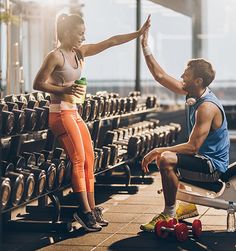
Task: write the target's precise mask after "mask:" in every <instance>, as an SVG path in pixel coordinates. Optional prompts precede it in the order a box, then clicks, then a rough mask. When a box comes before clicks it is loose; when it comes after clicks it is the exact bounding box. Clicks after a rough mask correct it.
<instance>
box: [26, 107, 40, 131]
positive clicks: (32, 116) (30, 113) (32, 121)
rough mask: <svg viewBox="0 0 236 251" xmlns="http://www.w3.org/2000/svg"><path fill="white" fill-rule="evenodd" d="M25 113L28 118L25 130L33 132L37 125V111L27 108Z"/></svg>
mask: <svg viewBox="0 0 236 251" xmlns="http://www.w3.org/2000/svg"><path fill="white" fill-rule="evenodd" d="M24 112H25V117H26V122H25V130H26V131H33V130H34V129H35V127H36V123H37V114H36V111H35V110H34V109H30V108H25V109H24Z"/></svg>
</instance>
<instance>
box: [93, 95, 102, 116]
mask: <svg viewBox="0 0 236 251" xmlns="http://www.w3.org/2000/svg"><path fill="white" fill-rule="evenodd" d="M93 99H95V100H97V114H96V118H95V119H100V118H101V117H102V113H103V110H104V99H103V97H101V96H96V95H94V96H93Z"/></svg>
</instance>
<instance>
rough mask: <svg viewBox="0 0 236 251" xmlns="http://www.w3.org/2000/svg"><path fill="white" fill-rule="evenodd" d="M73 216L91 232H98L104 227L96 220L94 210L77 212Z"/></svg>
mask: <svg viewBox="0 0 236 251" xmlns="http://www.w3.org/2000/svg"><path fill="white" fill-rule="evenodd" d="M73 217H74V219H75V220H76V221H78V222H79V223H80V224H81V225H82V226H83V228H84V229H85V230H87V231H89V232H97V231H100V230H101V229H102V227H101V226H100V225H99V224H98V223H97V222H96V219H95V217H94V215H93V212H88V213H83V212H75V213H74V214H73Z"/></svg>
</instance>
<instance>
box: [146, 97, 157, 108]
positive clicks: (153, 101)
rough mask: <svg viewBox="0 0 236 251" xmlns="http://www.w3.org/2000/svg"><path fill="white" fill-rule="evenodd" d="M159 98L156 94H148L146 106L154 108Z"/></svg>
mask: <svg viewBox="0 0 236 251" xmlns="http://www.w3.org/2000/svg"><path fill="white" fill-rule="evenodd" d="M156 102H157V98H156V96H148V97H147V99H146V107H147V108H154V107H155V106H156Z"/></svg>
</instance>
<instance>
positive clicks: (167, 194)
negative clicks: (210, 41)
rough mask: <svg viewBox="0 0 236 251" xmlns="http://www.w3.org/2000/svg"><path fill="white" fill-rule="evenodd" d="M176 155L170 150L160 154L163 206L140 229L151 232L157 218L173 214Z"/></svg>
mask: <svg viewBox="0 0 236 251" xmlns="http://www.w3.org/2000/svg"><path fill="white" fill-rule="evenodd" d="M176 163H177V156H176V154H175V153H172V152H164V153H162V155H161V158H160V160H159V161H158V165H159V168H160V171H161V177H162V188H163V193H164V198H165V208H164V211H163V212H162V213H160V214H157V215H156V216H155V217H154V218H153V219H152V220H151V221H150V222H148V223H145V224H142V225H141V226H140V229H141V230H143V231H146V232H153V231H154V228H155V224H156V222H157V221H158V220H168V218H169V217H174V216H175V201H176V193H177V188H178V183H179V181H178V178H177V176H176V174H175V171H174V169H175V165H176Z"/></svg>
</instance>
